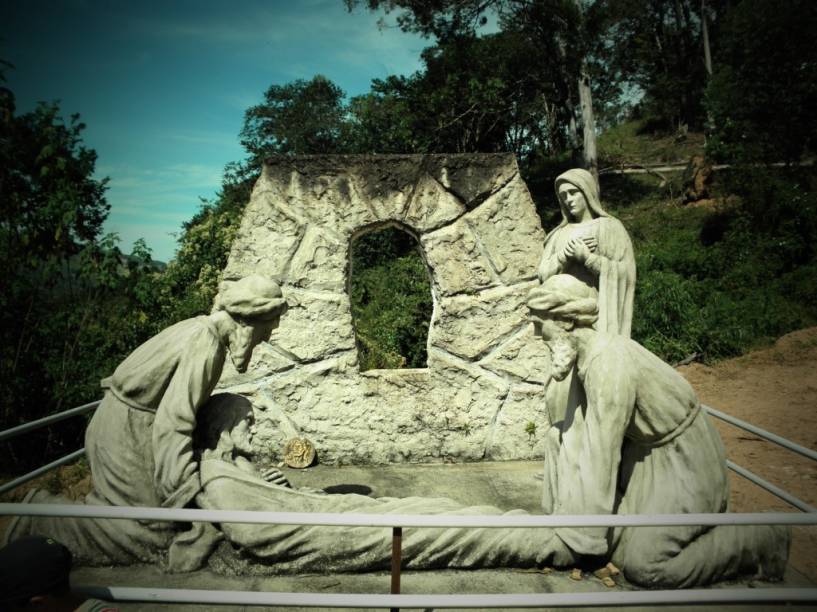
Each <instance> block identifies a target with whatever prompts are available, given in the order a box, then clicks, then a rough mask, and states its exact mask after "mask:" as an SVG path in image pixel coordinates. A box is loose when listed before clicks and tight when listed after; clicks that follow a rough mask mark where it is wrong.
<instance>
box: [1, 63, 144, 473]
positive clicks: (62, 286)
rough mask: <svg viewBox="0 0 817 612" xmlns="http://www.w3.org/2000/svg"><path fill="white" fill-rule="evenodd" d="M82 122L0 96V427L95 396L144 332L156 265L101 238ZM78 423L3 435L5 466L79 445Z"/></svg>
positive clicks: (101, 202)
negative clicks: (20, 106)
mask: <svg viewBox="0 0 817 612" xmlns="http://www.w3.org/2000/svg"><path fill="white" fill-rule="evenodd" d="M0 77H2V73H0ZM84 127H85V126H84V125H83V124H82V123H81V122H80V120H79V116H78V115H73V116H71V117H70V118H69V119H68V120H67V121H66V120H65V119H63V117H62V116H61V115H60V111H59V106H58V105H57V104H56V103H53V104H40V105H39V106H38V107H37V108H36V109H35V110H33V111H31V112H29V113H24V114H21V115H18V114H16V108H15V104H14V95H13V93H12V92H11V91H10V90H9V89H5V88H3V89H0V194H2V207H1V208H0V260H2V261H3V263H4V266H5V267H4V272H3V275H2V280H0V429H5V428H6V427H10V426H12V425H16V424H18V423H20V422H24V421H29V420H32V419H35V418H39V417H42V416H44V415H46V414H49V413H52V412H56V411H59V410H61V409H65V408H68V407H72V406H76V405H79V404H82V403H85V402H88V401H90V400H92V399H96V398H97V397H98V396H99V380H100V379H101V378H103V377H104V376H107V375H109V374H110V373H111V371H112V369H113V367H114V366H115V364H116V363H117V362H118V360H119V359H120V358H121V357H122V356H124V354H127V352H129V351H130V350H132V348H133V347H134V346H135V345H136V344H138V343H139V342H140V341H142V340H143V339H144V338H145V337H146V336H147V335H149V333H150V317H149V316H148V313H150V312H151V309H152V304H153V301H154V293H153V279H154V275H155V274H156V270H155V268H154V266H153V264H152V262H151V259H150V252H149V251H148V250H147V248H146V247H145V245H144V243H143V242H141V243H137V245H136V246H135V248H134V253H133V254H132V255H131V256H125V255H123V254H122V253H121V252H120V251H119V249H118V248H117V246H116V242H117V238H116V237H115V236H113V235H109V236H106V237H100V233H101V229H102V224H103V222H104V221H105V219H106V217H107V214H108V210H109V206H108V203H107V201H106V199H105V190H106V185H107V179H96V178H94V177H93V173H94V167H95V164H96V153H95V152H94V151H93V150H92V149H89V148H87V147H86V146H84V144H83V141H82V131H83V129H84ZM82 427H83V423H82V422H81V420H76V419H75V420H71V421H69V422H66V423H65V424H61V425H60V427H58V428H54V429H53V430H50V431H46V430H42V431H39V432H36V433H32V434H28V435H27V436H26V437H25V439H16V440H12V441H11V442H10V443H8V445H7V447H6V450H7V452H8V453H10V455H11V458H12V462H11V465H12V466H14V467H17V468H24V467H26V466H27V465H31V464H32V463H38V464H41V463H42V461H43V458H44V456H49V455H51V454H53V453H56V452H64V451H66V450H76V448H77V446H78V442H77V441H78V440H81V436H82Z"/></svg>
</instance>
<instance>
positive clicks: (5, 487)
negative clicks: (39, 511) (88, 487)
mask: <svg viewBox="0 0 817 612" xmlns="http://www.w3.org/2000/svg"><path fill="white" fill-rule="evenodd" d="M84 455H85V449H84V448H81V449H79V450H76V451H74V452H73V453H70V454H68V455H65V456H64V457H60V458H59V459H56V460H54V461H52V462H51V463H48V464H46V465H44V466H42V467H38V468H37V469H36V470H32V471H30V472H28V473H27V474H23V475H22V476H19V477H17V478H15V479H14V480H9V481H8V482H5V483H3V484H2V485H0V495H2V494H3V493H7V492H9V491H11V490H12V489H16V488H17V487H19V486H20V485H23V484H25V483H27V482H28V481H29V480H34V479H35V478H37V476H40V475H42V474H45V473H46V472H50V471H51V470H53V469H54V468H58V467H60V466H61V465H65V464H66V463H71V462H72V461H74V460H76V459H79V458H80V457H82V456H84Z"/></svg>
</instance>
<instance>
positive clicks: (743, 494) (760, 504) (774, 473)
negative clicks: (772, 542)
mask: <svg viewBox="0 0 817 612" xmlns="http://www.w3.org/2000/svg"><path fill="white" fill-rule="evenodd" d="M678 369H679V371H680V372H681V373H682V374H683V375H684V376H685V377H686V379H687V380H689V382H690V383H692V386H693V387H694V388H695V390H696V391H697V393H698V396H699V397H700V398H701V401H702V402H703V403H704V404H707V405H708V406H712V407H713V408H717V409H718V410H721V411H722V412H726V413H728V414H730V415H732V416H736V417H738V418H739V419H743V420H744V421H748V422H749V423H752V424H753V425H756V426H758V427H762V428H763V429H765V430H767V431H770V432H772V433H776V434H778V435H780V436H783V437H784V438H788V439H789V440H792V441H794V442H796V443H798V444H800V445H802V446H805V447H806V448H810V449H813V450H817V327H812V328H809V329H804V330H800V331H796V332H793V333H791V334H788V335H786V336H783V337H782V338H780V339H779V340H778V341H777V342H776V343H775V344H774V346H772V347H769V348H767V349H762V350H759V351H754V352H752V353H749V354H748V355H744V356H743V357H738V358H736V359H730V360H728V361H723V362H721V363H718V364H716V365H715V366H713V367H707V366H703V365H700V364H693V365H690V366H683V367H680V368H678ZM715 421H716V424H717V427H718V430H719V431H720V433H721V437H722V438H723V441H724V444H725V445H726V453H727V457H728V458H729V459H730V460H731V461H733V462H734V463H736V464H738V465H740V466H743V467H745V468H747V469H749V470H751V471H752V472H754V473H755V474H757V475H759V476H761V477H762V478H765V479H766V480H768V481H770V482H771V483H772V484H775V485H777V486H779V487H781V488H782V489H784V490H785V491H788V492H789V493H791V494H793V495H795V496H796V497H798V498H800V499H801V500H803V501H805V502H807V503H809V504H811V505H812V506H817V462H815V461H811V460H809V459H806V458H805V457H801V456H800V455H797V454H795V453H793V452H791V451H788V450H785V449H782V448H780V447H779V446H777V445H776V444H773V443H771V442H767V441H765V440H763V439H761V438H758V437H757V436H755V435H753V434H750V433H749V432H746V431H744V430H742V429H738V428H737V427H734V426H732V425H728V424H726V423H723V422H722V421H719V420H718V419H715ZM730 479H731V482H732V495H731V503H732V510H733V511H734V512H763V511H776V512H792V511H797V510H796V509H794V508H792V507H791V506H789V505H788V504H787V503H786V502H784V501H782V500H780V499H778V498H777V497H775V496H773V495H772V494H770V493H767V492H766V491H765V490H763V489H761V488H760V487H758V486H756V485H754V484H752V483H751V482H749V481H748V480H746V479H744V478H742V477H740V476H738V475H737V474H734V473H730ZM791 563H792V565H793V566H794V567H795V568H796V569H798V570H799V571H800V572H802V573H803V574H805V575H807V576H808V577H809V578H811V579H812V580H814V581H817V527H796V528H794V531H793V542H792V551H791Z"/></svg>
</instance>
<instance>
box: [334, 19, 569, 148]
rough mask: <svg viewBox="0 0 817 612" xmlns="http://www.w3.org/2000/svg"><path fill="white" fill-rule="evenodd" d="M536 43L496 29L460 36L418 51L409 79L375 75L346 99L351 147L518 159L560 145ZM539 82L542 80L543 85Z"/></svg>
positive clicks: (549, 89)
mask: <svg viewBox="0 0 817 612" xmlns="http://www.w3.org/2000/svg"><path fill="white" fill-rule="evenodd" d="M534 54H535V49H533V48H532V46H531V45H530V43H529V42H528V41H527V40H526V39H525V38H523V37H521V36H518V35H516V34H513V33H507V32H500V33H498V34H492V35H488V36H482V37H477V36H474V35H473V34H463V35H458V36H456V37H452V38H450V39H449V40H448V41H447V42H445V43H440V44H438V45H435V46H432V47H429V48H427V49H425V50H424V51H423V53H422V60H423V63H424V66H425V67H424V69H423V70H421V71H419V72H417V73H416V74H414V75H412V76H411V77H389V78H388V79H386V80H384V81H374V82H373V84H372V91H371V92H370V93H369V94H366V95H364V96H358V97H357V98H354V99H353V100H352V103H351V105H350V111H351V115H352V121H353V127H352V130H351V133H352V135H353V142H354V144H353V145H352V146H353V149H354V150H356V151H360V152H437V153H443V152H472V151H482V152H497V151H513V152H515V153H517V155H519V156H520V157H521V158H524V157H526V156H528V155H530V154H532V153H533V152H540V151H543V150H545V149H551V150H552V149H556V150H561V147H562V146H563V143H564V140H565V138H564V133H563V131H561V130H560V127H559V125H558V122H556V121H554V120H553V116H552V109H553V106H552V105H551V104H548V101H549V100H552V99H553V98H554V97H555V95H556V94H555V93H554V91H553V88H552V87H548V86H547V85H548V83H549V81H548V80H547V79H542V78H541V75H542V72H543V68H542V67H541V66H540V65H538V64H537V63H536V62H533V61H531V57H533V56H534ZM543 85H545V86H544V87H543Z"/></svg>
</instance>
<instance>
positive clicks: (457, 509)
mask: <svg viewBox="0 0 817 612" xmlns="http://www.w3.org/2000/svg"><path fill="white" fill-rule="evenodd" d="M252 420H253V412H252V406H251V405H250V403H249V401H247V400H246V399H245V398H241V397H239V396H235V395H232V394H220V395H214V396H213V397H212V399H211V401H210V402H209V403H208V404H207V405H206V406H205V407H203V408H202V410H201V413H200V418H199V425H198V428H197V430H196V436H195V440H196V447H197V454H198V456H199V457H200V460H199V465H200V471H201V483H202V490H201V493H199V494H198V495H197V496H196V504H197V505H198V506H199V507H200V508H204V509H208V510H260V511H264V510H265V511H277V512H349V513H368V514H448V515H451V514H454V515H480V514H493V515H497V514H508V515H513V514H525V512H524V511H522V510H513V511H510V512H503V511H502V510H500V509H499V508H495V507H492V506H473V507H466V506H463V505H462V504H460V503H458V502H456V501H453V500H451V499H446V498H427V497H406V498H389V497H381V498H371V497H367V496H365V495H357V494H351V493H345V494H326V493H323V492H316V491H313V490H304V489H292V488H289V486H288V483H284V482H282V481H281V478H280V474H279V473H278V472H277V471H275V470H270V471H265V472H259V471H258V470H256V468H255V467H253V464H252V463H251V462H250V461H249V460H248V458H249V455H250V453H251V449H252V446H251V440H250V437H251V435H252V427H251V423H252ZM270 480H272V482H269V481H270ZM219 529H220V530H221V531H222V532H223V534H224V535H225V536H226V539H227V540H228V541H229V542H230V543H231V544H233V546H235V547H238V548H239V550H240V551H241V554H242V555H243V556H244V557H245V558H250V559H253V560H254V561H255V562H256V563H260V564H264V565H271V566H274V571H275V572H304V571H311V572H314V571H322V572H355V571H371V570H383V569H387V568H388V567H389V565H390V562H391V531H390V530H389V529H387V528H382V527H374V528H372V527H324V526H307V525H303V526H298V525H269V524H265V525H255V524H239V523H235V524H230V523H223V524H221V525H220V526H219ZM553 538H554V534H553V530H551V529H535V530H528V529H518V528H508V529H488V528H485V529H480V528H414V529H406V530H405V531H404V533H403V540H402V556H403V567H404V568H406V569H431V568H483V567H533V566H535V565H536V564H537V562H538V560H539V559H540V558H541V557H542V555H543V551H545V550H547V548H548V542H549V541H550V540H552V539H553ZM205 541H206V542H207V543H210V542H212V541H213V540H212V539H210V538H206V539H205ZM193 548H196V545H194V546H193ZM201 552H202V551H197V552H196V553H195V554H194V555H193V556H194V557H203V556H204V555H203V554H201Z"/></svg>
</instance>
